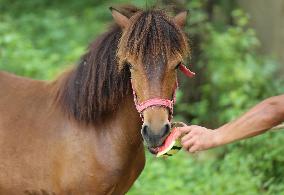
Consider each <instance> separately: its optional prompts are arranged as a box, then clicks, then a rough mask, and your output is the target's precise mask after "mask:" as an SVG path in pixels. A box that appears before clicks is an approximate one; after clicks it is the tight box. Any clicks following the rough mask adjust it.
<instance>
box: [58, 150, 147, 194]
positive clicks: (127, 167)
mask: <svg viewBox="0 0 284 195" xmlns="http://www.w3.org/2000/svg"><path fill="white" fill-rule="evenodd" d="M108 150H109V151H108ZM64 158H65V159H66V160H65V162H64V163H62V164H61V165H60V167H61V170H59V169H57V168H55V169H54V170H59V172H60V174H58V179H57V180H58V181H60V185H59V186H60V188H61V190H60V191H64V192H68V193H69V192H73V193H75V194H124V193H126V192H127V191H128V190H129V188H130V187H131V185H132V184H133V183H134V181H135V180H136V179H137V177H138V176H139V174H140V173H141V171H142V170H143V168H144V163H145V156H144V149H143V147H139V148H138V149H137V151H136V153H135V154H134V155H131V156H129V155H128V156H123V155H122V154H120V153H119V152H117V151H115V150H114V149H112V148H107V147H103V146H102V147H98V146H97V147H95V148H93V147H86V146H84V147H81V146H80V147H79V146H77V149H76V150H72V152H71V153H69V154H66V156H65V157H64ZM67 159H69V160H67ZM58 164H60V163H58ZM55 175H56V174H55Z"/></svg>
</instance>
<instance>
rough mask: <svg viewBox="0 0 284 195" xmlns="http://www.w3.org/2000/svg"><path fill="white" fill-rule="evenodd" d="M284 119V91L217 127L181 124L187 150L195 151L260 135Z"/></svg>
mask: <svg viewBox="0 0 284 195" xmlns="http://www.w3.org/2000/svg"><path fill="white" fill-rule="evenodd" d="M283 121H284V95H279V96H274V97H271V98H268V99H266V100H264V101H262V102H260V103H259V104H257V105H256V106H254V107H253V108H251V109H250V110H249V111H247V112H246V113H245V114H243V115H242V116H240V117H239V118H237V119H236V120H234V121H232V122H229V123H227V124H225V125H223V126H221V127H219V128H217V129H215V130H211V129H207V128H205V127H200V126H196V125H192V126H186V127H181V128H179V132H180V134H185V135H184V136H183V137H182V145H183V147H184V149H185V150H187V151H189V152H195V151H200V150H206V149H209V148H213V147H217V146H221V145H224V144H228V143H231V142H234V141H237V140H240V139H244V138H248V137H252V136H256V135H259V134H262V133H264V132H266V131H267V130H268V129H270V128H272V127H274V126H276V125H278V124H280V123H281V122H283Z"/></svg>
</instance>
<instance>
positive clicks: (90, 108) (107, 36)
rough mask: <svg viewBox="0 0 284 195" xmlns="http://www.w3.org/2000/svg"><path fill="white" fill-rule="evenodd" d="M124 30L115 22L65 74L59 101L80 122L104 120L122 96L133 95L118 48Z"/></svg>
mask: <svg viewBox="0 0 284 195" xmlns="http://www.w3.org/2000/svg"><path fill="white" fill-rule="evenodd" d="M121 33H122V32H121V29H120V28H119V27H118V26H117V25H114V26H113V27H112V28H111V29H110V30H109V31H108V32H106V33H104V34H103V35H101V36H100V37H98V38H97V39H96V41H95V42H94V43H92V44H91V45H90V47H89V50H88V52H87V53H86V54H85V55H84V56H82V58H81V60H80V63H79V65H78V66H77V67H76V68H74V69H73V70H72V71H70V72H69V74H68V75H67V76H66V79H64V80H65V81H64V82H63V84H62V86H61V88H60V92H59V96H58V97H59V101H60V103H61V104H62V105H63V108H64V111H65V112H66V113H67V114H68V115H71V117H74V118H75V120H77V121H79V122H84V123H87V124H90V123H92V124H94V123H100V122H104V121H105V120H106V119H107V118H108V117H109V116H110V115H112V114H115V113H116V111H117V110H118V109H119V106H120V104H121V102H122V101H123V99H125V98H126V97H129V96H131V85H130V72H129V70H128V69H127V68H125V69H123V70H121V71H119V70H118V65H117V59H116V50H117V46H118V42H119V39H120V37H121Z"/></svg>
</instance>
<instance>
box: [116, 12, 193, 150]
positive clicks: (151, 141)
mask: <svg viewBox="0 0 284 195" xmlns="http://www.w3.org/2000/svg"><path fill="white" fill-rule="evenodd" d="M111 11H112V15H113V18H114V20H115V22H116V23H117V24H118V25H119V26H120V27H121V28H122V36H121V39H120V42H119V44H118V50H117V57H118V66H119V70H122V69H123V68H125V66H128V67H129V69H130V72H131V80H132V88H133V91H134V96H135V101H136V107H137V109H138V111H139V112H140V114H141V116H142V118H143V126H142V129H141V133H142V136H143V138H144V140H145V141H146V143H147V145H148V147H150V148H155V147H157V146H160V145H162V143H163V142H164V140H165V138H166V137H167V135H168V134H169V132H170V119H171V115H172V113H171V112H172V110H171V106H170V105H168V104H170V103H171V102H172V100H173V98H174V96H175V95H174V94H175V90H176V87H177V71H176V70H177V68H178V66H179V65H180V63H181V62H182V61H183V59H184V58H186V57H187V55H188V54H189V47H188V43H187V38H186V35H185V34H184V32H183V30H182V28H183V26H184V25H185V21H186V16H187V12H186V11H184V12H181V13H179V14H177V15H176V16H175V17H169V16H167V15H166V14H165V12H164V11H161V10H148V11H142V10H136V11H135V13H133V14H132V15H131V16H129V15H128V16H127V14H126V15H125V14H123V12H119V11H118V10H116V9H113V8H111ZM155 101H156V103H153V102H155ZM151 102H152V103H151ZM139 106H140V107H139Z"/></svg>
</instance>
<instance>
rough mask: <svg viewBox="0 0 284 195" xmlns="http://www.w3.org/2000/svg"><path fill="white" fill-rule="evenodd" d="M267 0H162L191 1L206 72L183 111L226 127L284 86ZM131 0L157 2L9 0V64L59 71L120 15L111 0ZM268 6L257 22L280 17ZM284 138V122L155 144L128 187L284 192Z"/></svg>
mask: <svg viewBox="0 0 284 195" xmlns="http://www.w3.org/2000/svg"><path fill="white" fill-rule="evenodd" d="M260 2H262V3H263V2H265V1H258V0H255V1H252V0H250V1H241V0H240V1H235V0H232V1H227V0H188V1H185V0H179V1H170V0H160V1H158V4H159V6H160V7H166V6H167V7H168V9H169V10H171V11H172V12H173V13H177V12H178V11H179V10H182V9H188V10H189V13H190V16H189V20H188V24H187V27H186V29H185V30H186V32H187V33H188V34H189V37H190V44H191V47H192V58H191V59H190V62H188V64H190V63H191V64H193V65H192V68H191V69H192V70H194V71H195V72H197V76H196V77H195V78H194V79H186V78H185V77H184V76H183V75H180V80H181V90H180V91H179V92H178V103H177V105H176V111H175V113H176V114H175V120H182V121H187V123H192V124H193V123H194V124H200V125H204V126H206V127H210V128H216V127H218V126H219V125H221V124H223V123H225V122H228V121H230V120H232V119H234V118H235V117H237V116H239V115H240V114H241V113H243V112H244V111H245V110H247V109H248V108H249V107H251V106H253V105H254V104H256V103H257V102H259V101H260V100H262V99H264V98H267V97H269V96H273V95H277V94H281V93H284V81H283V78H284V77H283V75H284V69H283V63H284V62H283V60H282V61H281V56H280V58H279V57H277V52H276V53H275V55H274V53H273V52H274V51H273V48H272V47H270V46H269V44H270V43H271V42H272V41H270V40H272V38H273V39H274V40H275V39H276V43H277V40H278V38H277V37H275V36H274V35H273V37H269V36H270V34H265V33H266V32H264V33H262V34H261V32H260V31H261V30H259V29H258V30H259V31H256V30H255V29H254V28H253V27H252V26H254V24H257V22H255V23H251V19H250V18H251V17H250V16H251V14H252V13H253V10H252V11H251V12H250V10H251V8H250V6H249V4H252V5H253V6H252V7H255V6H261V4H259V3H260ZM266 2H270V3H271V6H270V7H271V9H272V11H271V9H270V11H271V12H272V13H276V11H274V10H273V9H274V8H275V9H277V8H278V7H279V6H277V5H276V6H275V5H274V6H272V4H273V3H276V1H266ZM278 2H280V3H282V5H283V6H284V4H283V1H278ZM121 3H131V4H134V5H137V6H140V7H144V8H145V7H150V6H152V5H154V4H156V3H157V2H156V1H143V0H135V1H134V0H133V1H126V0H116V1H114V0H113V1H111V0H104V1H99V0H80V1H78V0H61V1H56V0H25V1H19V0H0V70H5V71H9V72H14V73H16V74H19V75H24V76H28V77H32V78H37V79H47V80H51V79H53V78H55V77H56V75H58V74H59V73H60V72H62V70H64V69H65V68H66V67H68V66H70V65H72V64H75V63H76V62H77V61H78V59H79V57H80V56H81V55H82V54H83V52H84V51H85V49H86V47H87V45H88V44H89V43H90V42H91V41H92V40H94V39H95V37H96V36H97V35H99V34H100V33H102V32H104V31H106V29H107V27H108V26H109V24H110V23H111V21H112V18H111V14H110V12H109V10H108V7H109V6H111V5H120V4H121ZM169 5H174V6H169ZM262 6H264V8H265V6H267V5H264V4H263V5H262ZM268 7H269V6H267V9H268ZM273 7H274V8H273ZM282 8H283V7H282ZM244 10H246V11H244ZM264 10H266V9H264ZM265 13H266V14H268V11H267V12H265ZM264 15H265V14H264V13H263V14H261V16H262V17H265V18H266V20H265V19H263V18H256V21H261V22H260V24H261V25H263V26H266V25H269V24H270V22H272V21H269V20H268V19H267V17H268V16H264ZM279 18H280V19H281V17H280V16H279ZM282 18H283V15H282ZM274 19H275V20H276V19H277V17H276V18H274ZM274 19H273V21H274ZM266 29H267V28H266ZM268 30H269V32H270V31H272V29H271V30H270V29H268ZM258 34H260V35H264V36H262V38H263V37H264V38H267V39H266V41H265V40H264V41H260V40H259V38H258ZM282 40H283V38H282ZM279 41H280V40H279ZM274 42H275V41H274ZM267 48H268V49H269V48H272V49H271V50H269V51H267V50H266V49H267ZM283 50H284V48H283V44H282V52H283ZM278 56H279V55H278ZM0 90H1V89H0ZM283 141H284V131H279V132H270V133H266V134H264V135H261V136H258V137H255V138H252V139H249V140H244V141H240V142H237V143H234V144H230V145H227V146H224V147H220V148H217V149H213V150H209V151H206V152H200V153H198V154H195V155H189V154H186V153H184V152H180V153H179V154H177V155H176V156H174V157H172V158H169V159H168V160H163V159H156V158H154V157H152V156H151V155H149V154H148V152H147V163H146V167H145V169H144V171H143V173H142V175H141V176H140V177H139V179H138V180H137V181H136V183H135V185H134V186H133V187H132V189H131V190H130V192H129V193H128V194H129V195H143V194H145V195H147V194H157V195H160V194H161V195H162V194H165V193H169V194H173V195H175V194H177V195H179V194H180V195H183V194H197V195H204V194H206V195H207V194H217V195H219V194H226V195H227V194H243V195H246V194H248V195H253V194H284V146H283Z"/></svg>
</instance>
